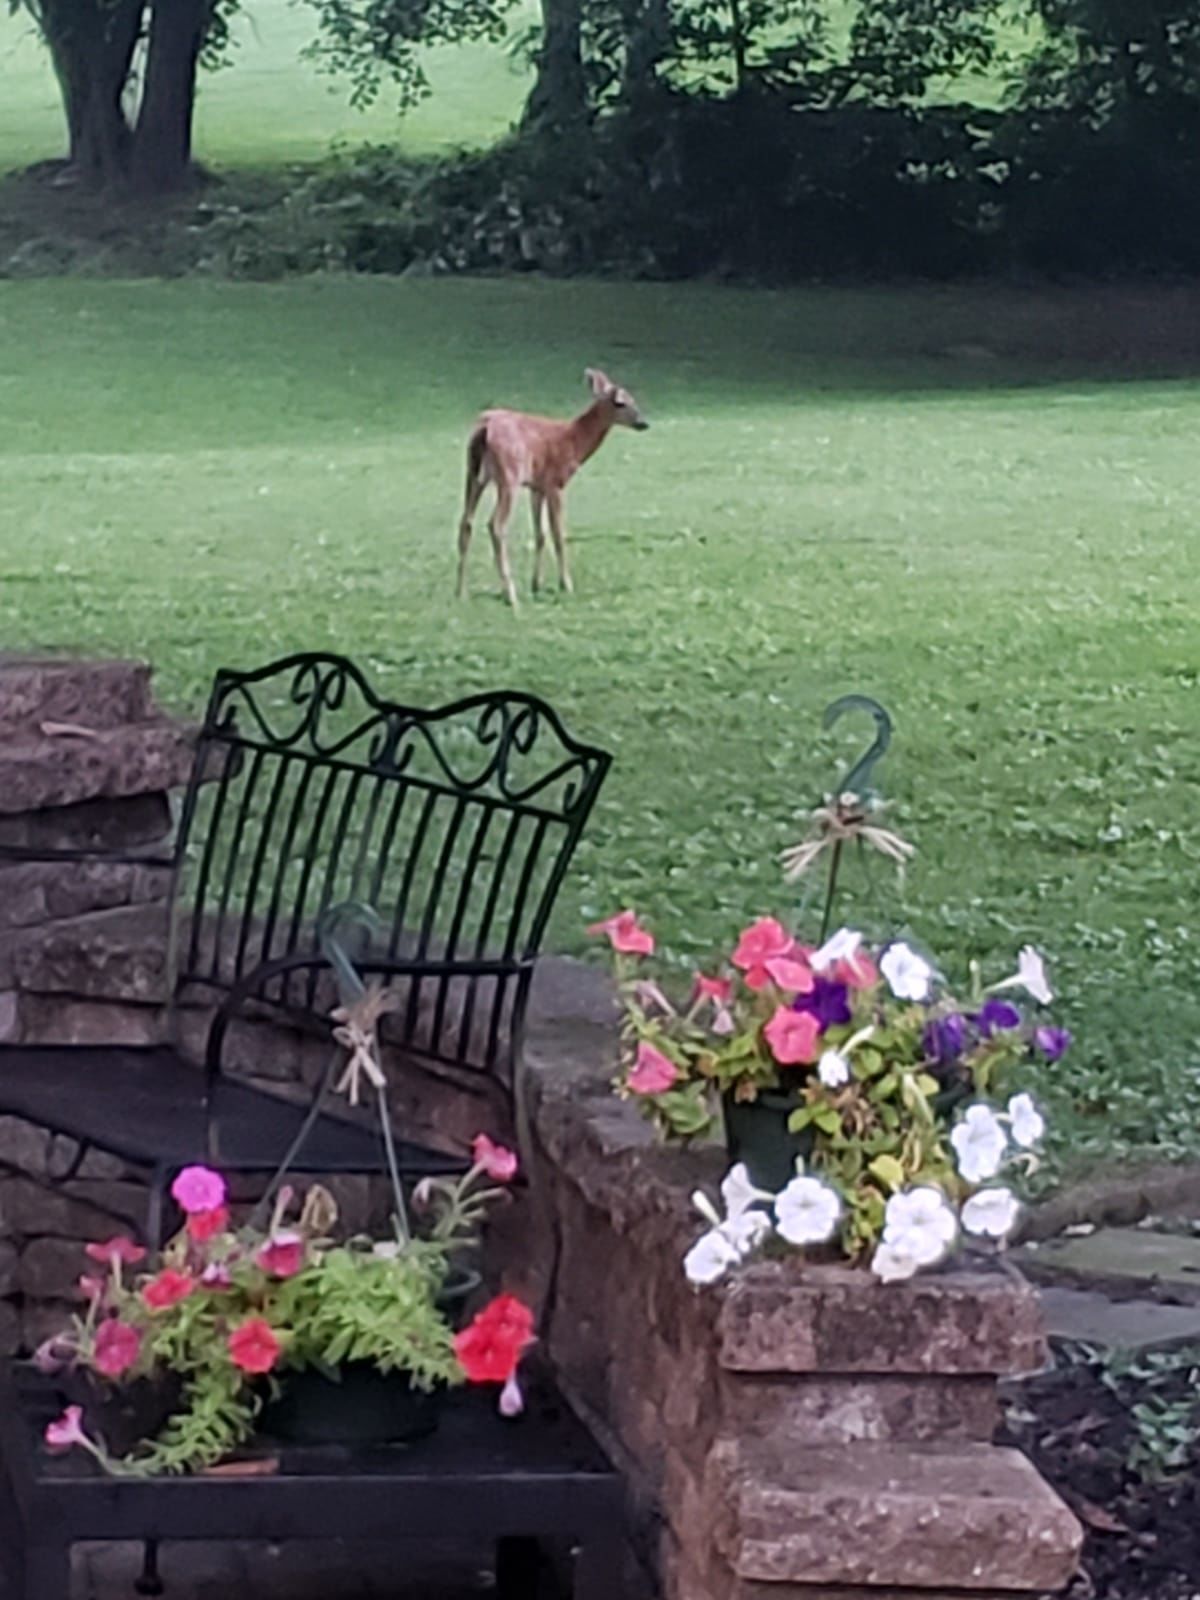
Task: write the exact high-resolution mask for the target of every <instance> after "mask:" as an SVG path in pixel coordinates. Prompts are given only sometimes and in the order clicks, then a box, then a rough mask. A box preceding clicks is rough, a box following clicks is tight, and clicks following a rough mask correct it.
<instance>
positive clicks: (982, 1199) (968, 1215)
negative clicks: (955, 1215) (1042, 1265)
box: [962, 1189, 1021, 1239]
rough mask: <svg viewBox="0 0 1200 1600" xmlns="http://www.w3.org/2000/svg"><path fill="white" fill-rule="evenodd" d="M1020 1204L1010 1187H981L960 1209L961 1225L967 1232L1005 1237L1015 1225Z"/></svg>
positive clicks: (991, 1236)
mask: <svg viewBox="0 0 1200 1600" xmlns="http://www.w3.org/2000/svg"><path fill="white" fill-rule="evenodd" d="M1020 1210H1021V1207H1020V1204H1019V1203H1018V1201H1017V1197H1016V1195H1015V1194H1013V1192H1012V1190H1011V1189H981V1190H980V1191H979V1193H978V1194H973V1195H972V1196H971V1198H970V1199H969V1200H968V1201H967V1203H966V1205H965V1206H963V1209H962V1223H963V1227H964V1228H965V1229H966V1230H967V1232H968V1233H974V1234H982V1235H984V1236H985V1237H987V1238H989V1239H1006V1238H1007V1237H1008V1235H1009V1234H1010V1233H1011V1232H1012V1231H1013V1228H1014V1226H1015V1225H1016V1221H1017V1217H1018V1215H1019V1214H1020Z"/></svg>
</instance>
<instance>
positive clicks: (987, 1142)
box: [950, 1106, 1008, 1183]
mask: <svg viewBox="0 0 1200 1600" xmlns="http://www.w3.org/2000/svg"><path fill="white" fill-rule="evenodd" d="M950 1143H951V1144H952V1145H953V1146H954V1153H955V1155H956V1156H957V1157H958V1170H959V1172H960V1173H961V1174H962V1176H963V1177H964V1178H965V1179H966V1180H967V1182H968V1183H986V1182H987V1181H988V1179H989V1178H994V1177H995V1176H996V1174H997V1173H998V1172H999V1171H1000V1166H1001V1163H1002V1162H1003V1160H1004V1151H1005V1148H1006V1147H1007V1144H1008V1140H1007V1138H1006V1137H1005V1133H1004V1129H1003V1128H1002V1127H1001V1126H1000V1123H999V1122H998V1121H997V1120H996V1116H995V1113H994V1112H993V1111H992V1109H991V1107H990V1106H969V1107H968V1108H967V1114H966V1116H965V1117H964V1118H963V1119H962V1121H961V1122H960V1123H959V1125H958V1127H957V1128H955V1129H954V1131H953V1132H952V1133H951V1135H950Z"/></svg>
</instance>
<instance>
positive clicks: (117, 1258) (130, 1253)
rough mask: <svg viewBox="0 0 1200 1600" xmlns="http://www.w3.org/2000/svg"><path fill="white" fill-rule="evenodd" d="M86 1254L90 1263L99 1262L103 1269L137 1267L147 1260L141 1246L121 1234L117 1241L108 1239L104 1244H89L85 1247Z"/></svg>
mask: <svg viewBox="0 0 1200 1600" xmlns="http://www.w3.org/2000/svg"><path fill="white" fill-rule="evenodd" d="M84 1254H85V1255H86V1256H87V1258H88V1260H89V1261H98V1262H99V1263H100V1265H101V1266H102V1267H115V1266H117V1265H118V1264H119V1265H121V1266H123V1267H136V1266H137V1264H138V1262H139V1261H144V1260H145V1259H146V1252H145V1251H144V1250H143V1249H142V1247H141V1245H140V1244H134V1242H133V1240H132V1239H130V1238H127V1237H126V1235H125V1234H123V1233H119V1234H118V1235H117V1236H116V1238H115V1239H106V1240H105V1241H104V1243H103V1244H89V1245H86V1246H85V1247H84Z"/></svg>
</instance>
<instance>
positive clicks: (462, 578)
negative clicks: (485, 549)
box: [458, 469, 484, 600]
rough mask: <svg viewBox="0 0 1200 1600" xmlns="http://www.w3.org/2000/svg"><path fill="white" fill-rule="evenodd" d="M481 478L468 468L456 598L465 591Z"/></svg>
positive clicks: (481, 492)
mask: <svg viewBox="0 0 1200 1600" xmlns="http://www.w3.org/2000/svg"><path fill="white" fill-rule="evenodd" d="M483 487H484V485H483V479H482V478H476V477H475V476H474V474H473V473H471V471H470V470H469V469H468V472H467V496H466V499H465V500H464V501H463V513H462V520H461V521H460V522H459V524H458V598H459V599H460V600H461V599H462V598H463V596H464V595H465V594H466V592H467V551H468V550H470V548H471V524H472V522H473V521H474V518H475V513H476V511H477V510H478V509H479V502H480V499H481V498H482V496H483Z"/></svg>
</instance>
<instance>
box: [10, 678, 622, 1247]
mask: <svg viewBox="0 0 1200 1600" xmlns="http://www.w3.org/2000/svg"><path fill="white" fill-rule="evenodd" d="M608 765H609V757H608V755H607V754H606V753H605V752H604V751H602V750H598V749H595V748H592V747H590V746H587V745H583V744H580V743H578V742H577V741H576V740H574V739H572V738H571V737H570V735H569V734H568V733H567V732H566V730H565V729H564V728H563V726H562V723H561V722H560V721H559V719H558V717H557V716H556V715H555V713H554V712H553V711H552V710H551V709H550V707H549V706H547V705H546V704H545V703H544V702H542V701H540V700H537V699H535V698H533V697H532V696H529V695H524V694H519V693H509V692H498V693H491V694H479V695H473V696H470V697H469V698H467V699H463V700H460V701H458V702H456V703H455V704H453V705H448V706H444V707H441V708H439V709H436V710H420V709H417V708H414V707H411V706H402V705H397V704H394V703H391V702H388V701H385V700H382V699H380V698H379V697H378V696H377V695H376V694H375V692H374V691H373V690H372V688H371V687H370V685H369V684H368V682H367V681H366V679H365V677H364V676H363V674H362V673H361V672H360V671H359V670H358V668H357V667H355V666H354V665H353V664H352V663H351V662H349V661H347V660H345V659H344V658H342V657H338V656H332V655H296V656H291V657H288V658H287V659H286V660H283V661H278V662H275V663H273V664H272V665H270V666H266V667H263V668H260V669H259V670H257V671H253V672H231V671H223V672H220V673H218V674H217V677H216V680H215V683H214V686H213V690H212V694H211V698H210V700H209V704H208V709H207V713H206V716H205V719H204V723H203V726H202V728H201V730H200V734H199V738H198V742H197V747H196V756H195V762H194V766H193V772H192V778H191V781H190V784H189V786H188V788H187V791H186V795H185V798H184V802H183V808H182V813H181V817H180V822H179V826H178V829H177V831H176V837H175V840H174V845H173V848H172V849H171V851H170V853H169V855H167V856H166V857H162V856H156V855H147V854H145V853H133V854H130V853H129V852H124V853H103V852H86V851H81V850H75V851H59V852H53V851H44V850H42V851H35V850H29V849H23V848H14V847H12V846H5V845H2V844H0V862H2V861H4V860H5V859H8V860H13V859H16V860H39V861H46V860H55V861H60V862H61V861H77V862H79V863H80V864H81V865H82V864H86V863H88V862H92V861H96V860H102V861H120V862H130V861H135V862H140V863H142V864H149V865H156V866H165V867H168V868H169V869H170V870H171V873H172V890H171V897H170V931H169V936H168V941H167V949H168V960H167V971H168V982H167V993H166V994H165V996H164V999H165V1001H166V1003H167V1012H166V1026H165V1039H166V1042H164V1043H163V1044H161V1045H155V1046H149V1047H131V1046H118V1045H112V1046H108V1045H99V1046H95V1045H88V1046H78V1045H69V1046H64V1045H38V1044H30V1045H22V1044H10V1045H2V1046H0V1112H7V1113H9V1114H11V1115H15V1116H19V1117H23V1118H26V1119H27V1120H29V1121H31V1122H34V1123H37V1124H38V1125H40V1126H42V1127H46V1128H49V1129H51V1130H52V1131H53V1132H55V1133H60V1134H65V1135H68V1136H70V1137H71V1138H72V1139H74V1140H76V1141H78V1154H77V1155H76V1156H75V1157H74V1159H73V1162H72V1164H71V1167H70V1168H69V1169H68V1170H66V1171H64V1172H62V1173H61V1174H58V1175H57V1177H58V1181H60V1182H61V1181H67V1180H68V1179H70V1178H71V1177H72V1176H73V1175H74V1173H75V1172H76V1171H77V1170H78V1168H79V1165H80V1163H81V1162H82V1160H83V1157H84V1155H85V1154H86V1153H87V1151H88V1150H89V1149H90V1148H92V1147H97V1148H99V1149H102V1150H106V1151H108V1152H110V1153H112V1154H115V1155H117V1156H120V1157H121V1158H123V1159H124V1160H125V1161H127V1162H128V1163H130V1164H131V1165H133V1166H135V1167H136V1168H139V1169H141V1170H143V1171H144V1173H145V1175H146V1177H147V1180H148V1186H149V1192H150V1194H151V1197H152V1210H151V1217H150V1222H149V1230H148V1231H149V1232H150V1233H151V1234H154V1235H157V1233H158V1232H159V1228H160V1219H159V1217H158V1215H157V1212H156V1210H155V1209H154V1208H155V1207H156V1206H157V1205H158V1204H159V1203H160V1202H161V1197H162V1194H163V1190H164V1185H165V1183H166V1181H167V1178H168V1175H169V1174H170V1173H171V1172H172V1171H173V1170H174V1169H175V1168H177V1167H178V1166H180V1165H181V1164H183V1163H185V1162H187V1161H193V1160H196V1159H199V1158H200V1157H201V1156H207V1158H208V1159H210V1160H211V1161H213V1162H214V1163H216V1164H219V1165H220V1166H221V1167H222V1168H224V1169H225V1170H227V1171H235V1172H236V1171H242V1172H258V1171H263V1172H268V1171H272V1170H274V1169H275V1168H276V1167H277V1166H278V1164H279V1162H280V1161H281V1160H282V1158H283V1157H284V1156H285V1155H286V1154H288V1153H289V1151H290V1150H292V1147H293V1145H294V1142H295V1139H296V1136H297V1134H298V1132H299V1131H300V1130H301V1128H302V1127H303V1126H304V1125H305V1121H306V1118H309V1119H310V1120H311V1118H312V1111H313V1106H312V1102H311V1101H306V1099H305V1097H304V1096H303V1095H295V1094H293V1095H292V1096H290V1097H289V1096H287V1095H284V1094H276V1093H273V1092H272V1091H271V1090H270V1089H267V1088H263V1087H261V1086H260V1085H258V1084H249V1083H247V1082H245V1081H241V1080H239V1079H238V1078H237V1077H235V1076H232V1075H231V1074H230V1073H228V1072H227V1071H226V1070H225V1064H224V1061H223V1059H222V1058H223V1047H224V1044H225V1041H226V1039H227V1037H228V1025H229V1023H230V1021H231V1019H232V1018H234V1017H235V1016H238V1015H240V1014H242V1013H244V1012H246V1011H247V1010H252V1011H254V1012H261V1011H262V1010H263V1009H264V1008H266V1010H267V1011H268V1012H269V1013H270V1014H272V1015H274V1016H276V1017H279V1018H283V1019H287V1020H290V1021H291V1022H293V1023H297V1022H300V1023H304V1024H307V1025H309V1026H314V1027H317V1028H320V1029H323V1030H324V1032H325V1034H326V1035H328V1033H329V1029H330V1023H329V1010H330V1008H331V1006H332V1005H334V1004H336V994H335V991H334V989H333V986H332V983H331V982H330V974H329V970H328V965H327V963H326V962H325V960H324V959H323V957H322V956H321V954H320V952H319V950H318V940H317V927H318V924H319V922H320V919H321V917H322V915H323V914H324V913H325V912H327V911H328V909H329V908H330V907H331V906H333V905H335V904H337V903H341V902H345V901H362V902H365V903H367V904H369V905H370V906H372V907H374V908H375V909H376V910H377V911H378V912H379V914H380V917H381V919H382V923H383V927H384V934H383V937H382V939H381V941H380V942H379V947H378V948H377V949H375V950H373V951H371V952H370V954H369V956H368V957H367V958H366V959H364V960H363V962H362V970H364V971H365V972H367V973H369V974H371V975H373V976H377V977H379V978H381V979H382V980H384V981H386V982H388V983H389V985H390V986H391V987H392V988H393V989H397V988H398V989H399V991H400V993H401V995H402V1003H401V1005H400V1008H399V1009H398V1010H397V1011H396V1012H394V1013H393V1014H391V1015H390V1016H388V1017H387V1018H386V1019H385V1023H384V1026H383V1028H382V1029H381V1038H382V1040H383V1042H384V1043H385V1044H390V1045H392V1046H394V1047H398V1048H400V1049H402V1050H403V1052H404V1054H405V1056H406V1057H407V1058H408V1059H410V1060H412V1061H414V1062H416V1063H418V1064H420V1065H421V1066H422V1067H423V1068H425V1069H427V1070H429V1071H432V1072H434V1073H435V1074H437V1075H438V1076H440V1077H441V1078H442V1080H443V1082H444V1083H448V1084H449V1085H450V1086H451V1087H452V1088H454V1089H458V1090H461V1091H464V1092H467V1093H472V1094H480V1095H485V1096H486V1095H489V1094H490V1095H493V1096H495V1095H498V1096H500V1097H501V1098H502V1099H505V1100H509V1099H511V1095H512V1091H513V1086H514V1067H515V1061H516V1056H517V1053H518V1051H519V1047H520V1037H521V1026H522V1020H523V1017H524V1012H525V1007H526V1002H527V1000H528V995H529V984H530V979H531V977H532V973H533V965H534V961H535V958H536V956H537V954H538V952H539V950H540V947H541V942H542V939H543V936H544V933H545V928H546V923H547V919H548V917H549V914H550V910H551V907H552V905H553V903H554V899H555V896H556V895H557V893H558V890H559V887H560V885H561V883H562V880H563V876H564V874H565V872H566V870H567V866H568V863H569V861H570V859H571V855H572V853H573V851H574V849H575V846H576V844H577V843H578V840H579V837H580V834H581V832H582V829H583V827H584V824H585V822H586V820H587V817H588V814H589V812H590V810H591V808H592V805H593V803H594V801H595V798H596V795H597V792H598V790H599V788H600V785H601V784H602V782H603V780H604V776H605V773H606V772H607V769H608ZM197 993H200V994H207V995H209V996H211V997H212V999H213V1000H215V1001H216V1002H217V1012H216V1016H215V1019H214V1021H213V1024H212V1027H211V1030H210V1033H209V1037H208V1047H207V1053H206V1063H205V1070H204V1072H203V1074H201V1073H199V1072H197V1071H196V1069H195V1064H194V1063H192V1062H189V1061H187V1060H186V1059H185V1058H184V1056H183V1055H182V1053H181V1052H180V1050H179V1048H178V1046H177V1044H175V1043H174V1042H172V1040H173V1039H174V1037H175V1032H174V1020H175V1012H174V1008H175V1006H176V1005H177V1003H178V1002H179V1001H180V999H181V997H182V996H184V995H188V994H190V995H192V996H195V995H196V994H197ZM335 1066H336V1059H335V1052H331V1055H330V1063H329V1067H328V1069H327V1071H326V1073H325V1074H324V1076H322V1077H321V1078H320V1079H319V1081H318V1082H317V1083H316V1084H315V1085H314V1086H313V1087H312V1089H311V1094H312V1095H313V1096H314V1097H315V1098H316V1099H317V1100H318V1101H319V1102H320V1105H319V1111H320V1114H319V1115H318V1116H317V1117H316V1120H315V1123H313V1125H312V1126H311V1129H310V1131H309V1133H308V1136H307V1137H306V1139H305V1141H304V1145H303V1148H302V1150H301V1151H300V1152H299V1153H297V1154H296V1155H295V1161H294V1163H293V1164H294V1166H295V1169H296V1170H299V1171H308V1172H324V1173H338V1172H342V1173H346V1172H352V1173H363V1172H374V1171H378V1170H380V1169H381V1166H382V1156H383V1152H382V1150H381V1148H380V1141H379V1138H378V1134H377V1132H376V1131H375V1130H374V1128H373V1127H371V1126H367V1125H366V1124H365V1123H364V1124H360V1125H356V1124H355V1123H354V1122H353V1120H352V1119H351V1118H350V1117H349V1116H348V1115H345V1114H343V1112H342V1110H341V1108H340V1107H339V1108H338V1112H337V1114H336V1115H334V1114H331V1108H330V1106H329V1105H328V1104H327V1100H328V1090H329V1082H330V1076H331V1074H332V1072H333V1071H334V1069H335ZM481 1125H482V1124H481ZM398 1153H399V1161H400V1168H401V1172H402V1174H403V1175H405V1176H407V1177H417V1176H421V1175H424V1174H426V1173H430V1172H446V1171H452V1170H455V1169H456V1167H457V1166H459V1165H460V1164H461V1155H460V1154H459V1153H456V1152H452V1151H447V1150H445V1149H438V1148H433V1147H430V1146H429V1145H425V1146H422V1145H419V1144H416V1143H413V1142H411V1141H409V1142H401V1143H400V1145H399V1151H398ZM128 1220H133V1219H128Z"/></svg>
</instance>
